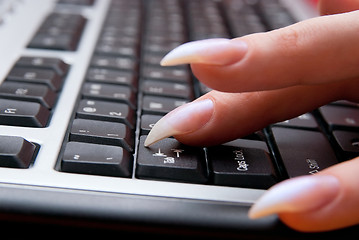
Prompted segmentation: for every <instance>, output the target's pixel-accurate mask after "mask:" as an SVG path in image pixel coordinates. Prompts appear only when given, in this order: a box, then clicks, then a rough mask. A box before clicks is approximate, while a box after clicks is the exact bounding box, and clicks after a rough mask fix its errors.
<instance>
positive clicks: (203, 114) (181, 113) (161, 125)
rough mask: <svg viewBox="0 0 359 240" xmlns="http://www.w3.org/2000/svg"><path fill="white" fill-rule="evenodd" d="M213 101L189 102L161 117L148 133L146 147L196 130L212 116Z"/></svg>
mask: <svg viewBox="0 0 359 240" xmlns="http://www.w3.org/2000/svg"><path fill="white" fill-rule="evenodd" d="M212 114H213V102H212V100H210V99H205V100H198V101H194V102H191V103H187V104H185V105H183V106H181V107H179V108H176V109H175V110H173V111H172V112H170V113H168V114H167V115H165V116H164V117H163V118H161V119H160V120H159V121H158V122H157V123H156V124H155V125H154V126H153V128H152V129H151V131H150V133H149V134H148V136H147V138H146V141H145V144H144V145H145V147H147V146H149V145H151V144H153V143H155V142H158V141H160V140H162V139H164V138H167V137H170V136H174V135H178V134H185V133H189V132H194V131H196V130H198V129H200V128H201V127H203V126H204V125H205V124H206V123H207V122H208V121H209V120H210V119H211V117H212Z"/></svg>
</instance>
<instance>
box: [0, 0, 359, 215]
mask: <svg viewBox="0 0 359 240" xmlns="http://www.w3.org/2000/svg"><path fill="white" fill-rule="evenodd" d="M283 2H284V1H277V0H270V1H268V0H266V1H240V0H238V1H215V0H213V1H211V0H208V1H207V0H206V1H201V0H182V1H181V0H147V1H146V0H145V1H141V0H131V1H128V0H113V1H112V2H109V1H58V2H57V3H56V4H55V5H54V6H55V7H54V8H53V10H51V11H50V12H49V13H47V15H46V18H44V19H43V21H42V22H41V23H40V24H38V27H37V28H36V31H34V34H33V35H32V36H31V38H30V39H29V41H28V43H27V47H26V50H24V51H23V54H21V55H20V56H19V57H18V58H17V60H15V61H14V63H13V65H12V67H11V68H10V69H9V72H8V73H7V74H6V76H5V78H4V81H3V83H2V84H1V85H0V124H1V129H2V130H3V131H0V132H1V136H0V138H1V141H0V142H1V144H0V159H1V161H0V166H1V169H0V172H1V173H3V176H2V178H1V182H2V183H6V184H15V185H16V186H27V185H29V186H32V187H34V186H36V187H46V188H49V187H50V188H54V189H71V190H81V191H93V192H97V193H98V192H100V193H118V194H119V195H122V194H129V195H131V196H152V197H160V198H170V199H182V200H184V199H187V200H188V199H190V200H200V201H209V202H215V203H216V204H219V203H223V204H224V205H225V204H228V203H231V204H232V203H235V205H239V206H248V205H250V204H252V203H253V202H254V201H255V200H256V199H257V198H258V197H259V196H260V195H261V194H262V193H263V192H264V190H265V189H268V188H269V187H270V186H272V185H274V184H276V183H278V182H280V181H282V180H284V179H287V178H292V177H296V176H300V175H308V174H315V173H317V172H318V171H320V170H322V169H324V168H326V167H329V166H332V165H334V164H336V163H339V162H342V161H346V160H348V159H350V158H353V157H355V156H358V155H359V106H358V104H355V103H350V102H345V101H339V102H335V103H331V104H328V105H326V106H323V107H320V108H319V109H315V110H313V112H310V113H306V114H303V115H301V116H299V117H297V118H294V119H289V120H287V121H284V122H280V123H276V124H273V125H270V126H268V127H266V128H264V129H262V130H259V131H258V132H255V133H253V134H251V135H249V136H245V137H243V138H240V139H236V140H234V141H232V142H229V143H226V144H223V145H220V146H212V147H208V148H200V147H191V146H185V145H183V144H181V143H179V142H178V141H177V140H175V139H174V138H168V139H165V140H163V141H160V142H158V143H156V144H154V145H152V146H150V147H148V148H146V147H144V146H143V143H144V139H145V138H146V135H147V134H148V132H149V131H150V130H151V127H152V126H153V125H154V124H155V123H156V121H158V120H159V119H160V118H161V116H163V115H164V114H166V113H168V112H169V111H171V110H173V109H174V108H176V107H178V106H181V105H183V104H185V103H187V102H190V101H191V100H193V99H195V98H196V97H199V96H201V95H203V94H205V93H206V92H208V91H210V90H211V89H209V88H208V87H206V86H204V85H203V84H202V83H200V82H199V81H198V80H197V79H195V77H194V76H192V75H191V72H190V69H189V67H188V66H177V67H161V66H160V65H159V61H160V60H161V58H162V57H163V56H164V55H165V54H166V53H167V52H168V51H170V50H171V49H173V48H174V47H176V46H178V45H180V44H181V43H184V42H187V41H191V40H199V39H205V38H213V37H225V38H232V37H238V36H243V35H246V34H250V33H255V32H263V31H269V30H272V29H276V28H280V27H284V26H287V25H290V24H293V23H295V22H296V21H298V19H297V17H298V16H296V15H295V14H294V13H293V11H291V10H290V7H289V6H288V4H285V3H283ZM293 107H295V106H293ZM263 114H268V113H263ZM238 127H241V126H238ZM0 175H1V174H0ZM17 175H21V176H20V177H18V178H17ZM45 205H46V204H45ZM248 221H249V220H248Z"/></svg>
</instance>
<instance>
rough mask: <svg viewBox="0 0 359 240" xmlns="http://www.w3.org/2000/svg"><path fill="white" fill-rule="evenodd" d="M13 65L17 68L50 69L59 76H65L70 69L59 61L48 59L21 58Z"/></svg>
mask: <svg viewBox="0 0 359 240" xmlns="http://www.w3.org/2000/svg"><path fill="white" fill-rule="evenodd" d="M15 65H16V66H18V67H32V68H45V69H52V70H54V71H55V72H56V73H57V74H59V75H60V76H64V75H66V73H67V72H68V70H69V67H70V66H69V65H68V64H66V63H64V62H63V61H62V60H61V59H58V58H48V57H21V58H20V59H19V60H18V61H17V62H16V63H15Z"/></svg>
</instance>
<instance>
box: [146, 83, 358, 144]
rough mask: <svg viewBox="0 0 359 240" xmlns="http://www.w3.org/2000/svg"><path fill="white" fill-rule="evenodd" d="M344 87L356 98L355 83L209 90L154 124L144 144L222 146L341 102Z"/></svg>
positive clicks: (344, 90)
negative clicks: (171, 142)
mask: <svg viewBox="0 0 359 240" xmlns="http://www.w3.org/2000/svg"><path fill="white" fill-rule="evenodd" d="M348 85H352V86H353V89H352V92H353V95H355V96H357V91H358V90H359V84H358V82H355V81H353V82H352V81H350V80H348V81H343V82H335V83H331V84H324V85H313V86H296V87H291V88H285V89H279V90H272V91H263V92H248V93H223V92H218V91H212V92H210V93H208V94H206V95H204V96H202V97H201V98H199V99H197V100H196V101H195V102H194V103H190V104H187V105H184V106H182V107H180V108H178V109H176V110H175V111H173V112H171V113H169V114H168V115H166V116H165V117H163V118H162V119H161V120H160V121H158V122H157V123H156V124H155V126H154V127H153V128H152V130H151V132H150V134H149V135H148V137H147V139H146V145H147V146H148V145H150V144H152V143H154V142H156V141H159V140H161V139H163V138H166V137H169V136H175V137H176V138H177V139H178V140H179V141H181V142H183V143H186V144H189V145H202V146H203V145H206V146H208V145H214V144H219V143H223V142H226V141H229V140H233V139H235V138H238V137H241V136H245V135H248V134H250V133H252V132H254V131H256V130H259V129H262V128H264V127H265V126H267V125H268V124H270V123H275V122H278V121H284V120H287V119H290V118H293V117H295V116H298V115H300V114H302V113H305V112H308V111H310V110H312V109H314V108H316V107H319V106H321V105H323V104H325V103H327V102H329V101H334V100H336V99H341V98H342V97H343V96H344V95H346V94H347V91H348V90H347V86H348ZM354 86H355V87H354ZM349 88H350V87H349ZM318 92H320V94H318ZM357 97H358V96H357ZM358 100H359V99H358ZM293 106H295V107H293Z"/></svg>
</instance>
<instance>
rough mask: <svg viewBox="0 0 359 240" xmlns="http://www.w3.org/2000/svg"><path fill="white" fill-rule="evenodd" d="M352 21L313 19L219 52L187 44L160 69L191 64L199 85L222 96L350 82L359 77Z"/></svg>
mask: <svg viewBox="0 0 359 240" xmlns="http://www.w3.org/2000/svg"><path fill="white" fill-rule="evenodd" d="M358 18H359V11H356V12H351V13H346V14H341V15H333V16H323V17H318V18H314V19H310V20H308V21H304V22H300V23H298V24H295V25H292V26H289V27H286V28H282V29H279V30H276V31H272V32H267V33H259V34H253V35H249V36H245V37H242V38H237V39H233V40H230V41H229V40H228V41H227V43H224V42H223V40H222V45H221V46H220V47H218V45H219V44H216V43H215V41H214V40H210V41H208V40H202V41H198V42H192V43H191V44H190V45H188V44H185V45H182V46H180V47H178V48H177V49H174V50H173V51H172V52H170V53H169V54H168V55H167V56H166V57H165V58H164V60H163V62H162V64H163V65H174V64H183V63H191V66H192V70H193V72H194V74H195V75H196V77H197V78H198V79H199V80H200V81H202V82H204V83H205V84H206V85H207V86H209V87H210V88H213V89H216V90H220V91H226V92H244V91H258V90H272V89H278V88H284V87H289V86H294V85H308V84H319V83H325V82H333V81H338V80H342V79H349V78H354V77H356V76H359V68H358V67H357V66H358V65H359V45H358V44H357V39H359V31H353V29H358V28H359V21H357V19H358ZM245 46H247V47H245ZM226 49H227V50H226ZM206 50H207V51H206ZM233 52H234V53H236V54H235V55H237V59H236V58H235V55H233ZM228 56H229V57H228ZM227 57H228V58H229V61H225V59H227Z"/></svg>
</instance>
